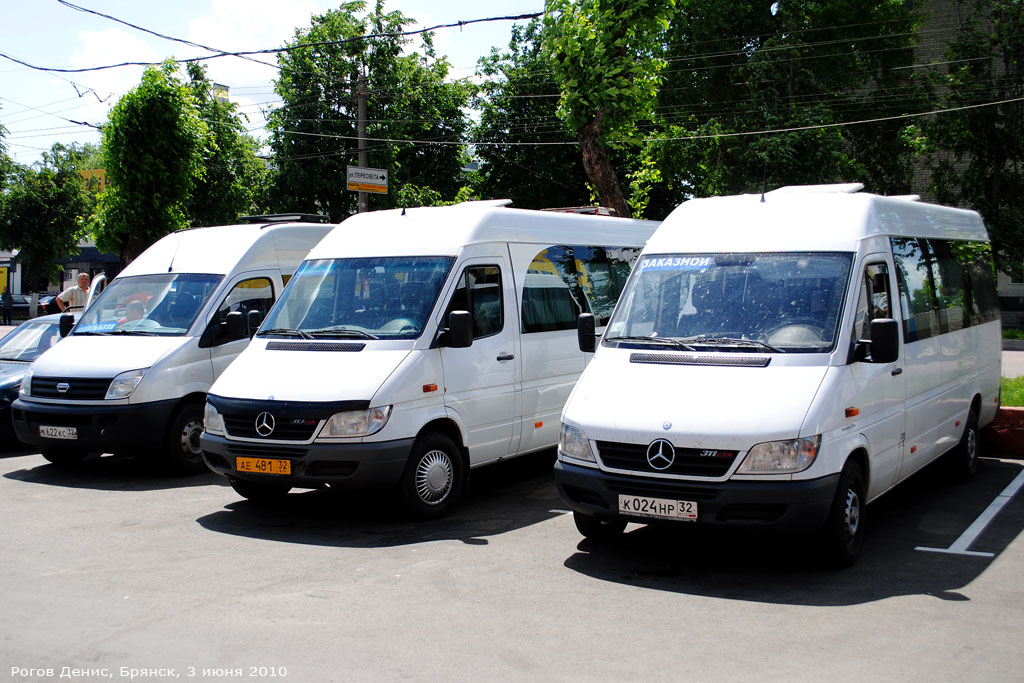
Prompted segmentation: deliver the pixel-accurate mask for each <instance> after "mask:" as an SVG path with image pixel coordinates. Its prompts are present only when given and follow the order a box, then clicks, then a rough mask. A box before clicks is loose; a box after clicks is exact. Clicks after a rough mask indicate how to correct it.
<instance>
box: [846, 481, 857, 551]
mask: <svg viewBox="0 0 1024 683" xmlns="http://www.w3.org/2000/svg"><path fill="white" fill-rule="evenodd" d="M844 518H845V522H846V523H845V527H846V541H847V542H848V543H849V542H850V541H852V540H853V539H854V538H856V536H857V529H858V528H859V527H860V496H858V495H857V492H856V491H854V490H853V489H852V488H850V489H847V491H846V510H845V514H844Z"/></svg>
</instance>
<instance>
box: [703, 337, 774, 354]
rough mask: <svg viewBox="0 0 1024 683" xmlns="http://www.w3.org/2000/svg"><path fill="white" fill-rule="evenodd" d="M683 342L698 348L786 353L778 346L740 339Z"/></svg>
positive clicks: (709, 339) (704, 339)
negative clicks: (750, 349)
mask: <svg viewBox="0 0 1024 683" xmlns="http://www.w3.org/2000/svg"><path fill="white" fill-rule="evenodd" d="M683 341H685V342H687V343H689V344H694V345H696V346H716V345H719V346H730V347H733V348H735V347H751V348H755V349H766V350H768V351H773V352H775V353H785V351H783V350H782V349H780V348H779V347H777V346H772V345H771V344H768V343H765V342H763V341H760V340H758V339H741V338H739V337H687V338H686V339H684V340H683Z"/></svg>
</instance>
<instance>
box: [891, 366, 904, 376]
mask: <svg viewBox="0 0 1024 683" xmlns="http://www.w3.org/2000/svg"><path fill="white" fill-rule="evenodd" d="M902 374H903V368H896V369H895V370H893V371H892V376H893V377H895V376H896V375H902Z"/></svg>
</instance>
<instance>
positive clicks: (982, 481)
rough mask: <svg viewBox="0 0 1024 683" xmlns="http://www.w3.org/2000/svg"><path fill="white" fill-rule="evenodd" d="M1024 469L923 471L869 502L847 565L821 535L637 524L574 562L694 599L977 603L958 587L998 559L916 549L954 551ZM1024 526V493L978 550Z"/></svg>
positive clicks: (586, 545)
mask: <svg viewBox="0 0 1024 683" xmlns="http://www.w3.org/2000/svg"><path fill="white" fill-rule="evenodd" d="M1020 471H1021V465H1020V464H1019V463H1010V462H1000V461H998V460H989V459H986V460H984V461H983V463H982V467H981V469H980V471H979V473H978V476H977V477H976V478H975V479H974V481H972V482H971V483H968V484H953V483H950V482H949V481H948V478H947V475H946V473H945V471H943V470H942V469H941V468H940V467H931V468H928V469H925V470H923V471H922V472H920V473H919V474H917V475H916V476H914V477H912V478H911V479H910V480H908V481H907V482H905V483H904V484H903V485H901V486H900V487H897V488H896V489H895V490H893V491H891V492H889V493H888V494H886V495H885V496H883V497H882V498H881V499H879V500H878V502H877V503H875V504H873V505H871V506H870V507H869V508H868V529H867V537H866V540H865V544H864V550H863V554H862V555H861V558H860V560H859V561H858V563H857V564H856V565H854V566H853V567H851V568H849V569H845V570H833V569H829V568H827V567H824V566H823V564H822V562H821V561H820V558H819V555H818V552H817V549H816V548H815V546H814V544H813V540H811V539H808V538H805V537H779V536H775V537H770V536H767V535H764V534H755V533H738V532H734V533H709V532H707V531H706V530H702V529H700V528H697V527H683V528H677V527H654V526H640V527H635V528H634V527H633V526H630V527H629V529H627V532H626V533H625V534H624V535H623V537H622V538H620V539H618V540H617V541H615V542H613V543H605V544H600V543H595V542H593V541H590V540H583V541H582V542H580V544H579V545H578V546H577V550H578V552H576V553H574V554H573V555H571V556H570V557H569V558H568V559H567V560H566V561H565V566H566V567H567V568H569V569H571V570H573V571H577V572H580V573H581V574H585V575H587V576H591V577H593V578H595V579H599V580H602V581H611V582H614V583H620V584H626V585H631V586H637V587H640V588H649V589H653V590H663V591H671V592H675V593H686V594H691V595H703V596H707V597H715V598H724V599H730V600H746V601H750V602H764V603H775V604H789V605H819V606H827V605H854V604H861V603H866V602H873V601H877V600H882V599H885V598H889V597H894V596H898V595H932V596H934V597H936V598H939V599H942V600H968V599H969V598H967V597H966V596H964V595H963V594H962V593H960V592H958V591H960V590H961V589H963V588H964V587H965V586H967V585H968V584H970V583H971V581H973V580H974V579H976V578H977V577H978V576H979V575H980V574H981V573H982V572H984V571H985V569H986V568H987V567H988V566H989V564H990V563H991V562H992V558H985V557H974V556H963V555H949V554H939V553H931V552H922V551H919V550H915V547H917V546H926V547H934V548H948V547H949V546H951V545H952V544H953V542H954V541H956V540H957V538H959V536H960V535H961V534H962V533H963V532H964V531H965V530H966V529H967V528H968V527H969V526H970V525H971V524H972V523H973V522H974V520H975V519H976V518H977V517H978V515H980V514H981V513H982V512H983V511H984V510H985V509H986V508H987V507H988V506H989V504H990V503H991V502H992V501H993V500H994V499H995V498H996V497H997V496H998V495H999V494H1000V493H1001V492H1002V491H1003V489H1005V488H1006V486H1007V485H1008V484H1009V483H1010V482H1011V481H1012V480H1013V478H1014V477H1016V476H1017V474H1018V473H1019V472H1020ZM1022 529H1024V495H1021V496H1017V498H1016V499H1015V500H1013V501H1011V502H1010V504H1008V505H1007V506H1006V507H1004V508H1003V509H1002V511H1001V512H1000V513H999V515H998V516H997V517H996V518H995V520H994V521H993V522H992V523H991V524H990V525H989V527H988V528H987V529H986V530H985V532H984V533H983V534H982V535H981V536H980V537H979V538H978V539H977V541H976V542H975V543H974V544H973V545H972V546H971V547H970V549H971V550H974V551H982V552H991V553H995V555H996V557H998V555H999V553H1001V552H1002V551H1003V550H1005V549H1006V547H1007V546H1008V545H1009V544H1010V543H1011V542H1012V541H1013V540H1014V538H1016V537H1017V535H1018V534H1020V532H1021V530H1022Z"/></svg>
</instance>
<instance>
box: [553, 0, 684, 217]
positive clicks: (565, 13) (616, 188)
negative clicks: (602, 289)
mask: <svg viewBox="0 0 1024 683" xmlns="http://www.w3.org/2000/svg"><path fill="white" fill-rule="evenodd" d="M675 6H676V0H549V1H548V3H547V7H546V9H547V12H548V14H547V16H546V19H545V32H544V48H545V52H546V54H547V56H548V61H549V64H550V68H551V73H552V75H553V77H554V79H555V81H556V82H557V83H558V85H559V87H560V90H561V99H560V101H559V109H558V112H559V116H561V117H562V119H563V120H564V121H565V122H566V124H567V125H568V126H569V128H570V130H572V132H573V133H574V134H576V135H577V137H578V139H579V143H580V151H581V152H582V155H583V166H584V168H585V169H586V172H587V177H588V178H589V179H590V181H591V183H593V185H594V187H595V189H596V190H597V193H598V196H599V198H600V200H601V203H602V204H603V205H605V206H609V207H611V208H614V209H615V210H616V211H617V212H618V213H619V215H622V216H629V215H631V211H630V208H629V206H628V204H627V203H626V200H625V197H624V195H623V193H622V188H621V185H620V183H619V179H618V175H617V174H616V172H615V169H614V168H613V166H612V162H611V160H610V158H609V157H608V153H607V149H608V148H609V147H617V146H621V145H622V144H623V143H627V144H629V143H632V144H636V143H638V142H639V141H638V139H637V136H638V132H639V124H640V122H646V121H649V120H650V119H651V118H652V116H653V107H654V104H655V101H656V97H657V93H658V82H659V78H660V76H659V73H660V71H661V70H662V68H663V67H664V66H665V61H664V60H663V59H662V56H663V55H662V50H661V47H662V45H663V44H664V41H663V34H664V32H665V29H666V28H667V27H668V22H669V19H671V18H672V16H673V14H674V11H675Z"/></svg>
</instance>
